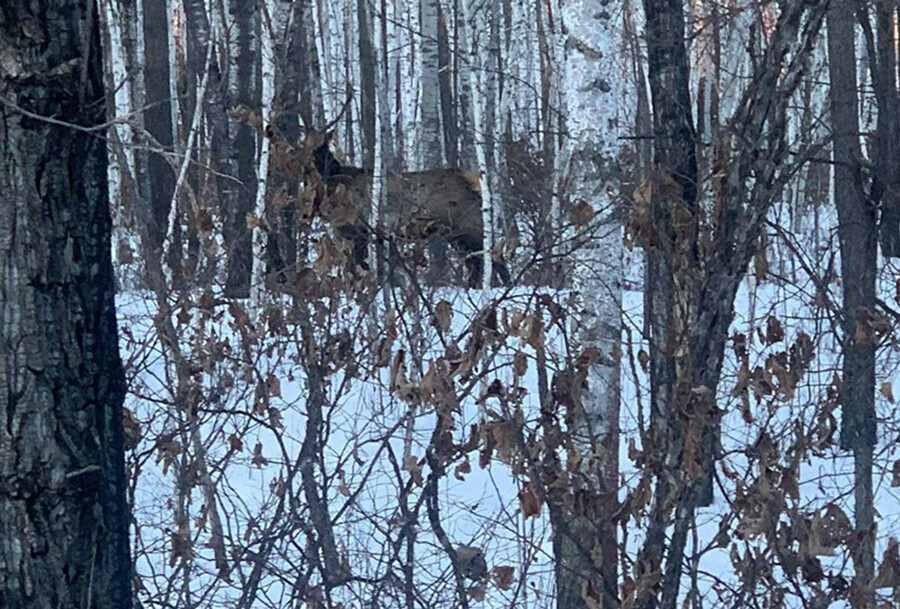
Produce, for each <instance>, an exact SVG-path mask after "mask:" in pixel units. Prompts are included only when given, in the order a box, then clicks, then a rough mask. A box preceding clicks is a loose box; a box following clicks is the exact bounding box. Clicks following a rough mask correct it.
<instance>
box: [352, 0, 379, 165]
mask: <svg viewBox="0 0 900 609" xmlns="http://www.w3.org/2000/svg"><path fill="white" fill-rule="evenodd" d="M367 1H368V0H357V1H356V19H357V21H358V23H359V87H360V105H359V112H360V119H361V120H362V145H363V158H362V161H363V167H374V165H375V137H376V136H375V95H376V92H375V70H377V69H378V66H377V64H376V62H375V45H374V41H373V40H372V39H373V37H374V27H373V20H372V14H371V13H370V11H369V7H368V6H367V4H366V3H367Z"/></svg>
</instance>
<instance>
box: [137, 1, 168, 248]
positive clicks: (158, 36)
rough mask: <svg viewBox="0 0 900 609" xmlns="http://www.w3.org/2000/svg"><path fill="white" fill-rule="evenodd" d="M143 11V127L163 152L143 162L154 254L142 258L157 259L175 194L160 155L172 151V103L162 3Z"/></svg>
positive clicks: (147, 4)
mask: <svg viewBox="0 0 900 609" xmlns="http://www.w3.org/2000/svg"><path fill="white" fill-rule="evenodd" d="M143 8H144V23H143V28H144V40H149V41H151V43H150V44H148V45H146V53H145V62H144V84H145V88H144V91H143V95H144V126H145V128H146V129H147V133H148V134H149V135H150V137H152V138H153V140H154V141H155V142H156V143H157V144H158V145H159V146H161V147H162V148H163V150H155V151H154V152H153V154H150V155H149V159H148V161H147V174H148V176H149V180H148V181H149V183H150V192H149V200H150V207H151V209H152V214H151V215H150V219H151V222H152V223H151V224H150V226H149V227H148V230H149V236H150V240H151V244H152V247H153V250H154V251H153V252H147V253H146V254H147V255H155V256H159V255H160V248H161V247H162V242H163V238H164V237H165V235H166V220H167V218H168V217H169V205H170V204H171V203H172V193H173V192H175V172H174V171H173V170H172V166H171V165H169V162H168V161H167V160H166V158H165V157H164V156H163V151H166V152H171V151H172V145H173V142H174V139H173V134H174V129H173V125H172V102H171V99H170V98H169V80H170V78H171V74H170V66H169V45H168V40H169V30H168V28H169V17H168V11H167V9H166V3H165V2H160V1H159V0H143ZM163 41H165V43H163Z"/></svg>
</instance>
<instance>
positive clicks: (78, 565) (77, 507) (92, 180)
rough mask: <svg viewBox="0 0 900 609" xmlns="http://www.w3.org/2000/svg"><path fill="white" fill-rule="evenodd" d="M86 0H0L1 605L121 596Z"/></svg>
mask: <svg viewBox="0 0 900 609" xmlns="http://www.w3.org/2000/svg"><path fill="white" fill-rule="evenodd" d="M94 7H95V5H94V3H93V2H87V1H85V0H59V1H57V2H52V3H34V2H25V1H17V0H15V1H7V2H4V3H3V4H2V6H0V57H3V61H2V62H0V94H2V96H3V98H4V99H5V100H8V101H9V102H11V103H12V104H15V105H16V106H17V108H14V107H12V106H11V105H9V104H7V103H6V102H4V103H0V142H2V144H0V192H2V193H3V194H2V197H3V204H2V205H0V269H2V272H0V277H2V278H0V294H2V297H0V307H2V320H3V321H2V324H0V417H2V419H3V421H4V424H3V426H2V428H0V605H2V606H3V607H4V608H10V609H18V608H29V609H32V608H34V609H38V608H39V609H45V608H46V609H57V608H64V609H69V608H75V607H78V608H87V609H101V608H102V609H128V608H130V607H131V605H132V597H131V576H132V572H131V564H130V558H129V547H128V523H129V517H128V508H127V505H126V499H125V497H126V496H125V487H126V479H125V467H124V450H123V433H122V401H123V398H124V394H125V385H124V378H123V374H122V368H121V363H120V361H119V353H118V339H117V334H116V317H115V306H114V300H113V271H112V264H111V261H110V217H109V208H108V200H107V189H106V178H107V176H106V158H107V157H106V143H105V139H104V138H103V137H98V136H99V135H101V133H99V132H96V133H91V132H88V131H87V130H86V129H89V128H90V127H92V126H95V125H98V124H101V123H103V122H104V121H105V117H104V110H103V109H104V107H105V104H104V102H103V99H104V89H103V77H102V67H101V52H100V47H99V36H98V35H97V32H98V24H97V20H96V15H93V14H92V11H93V9H94ZM26 23H27V24H31V27H29V28H23V27H22V25H23V24H26ZM26 32H27V34H26ZM18 108H21V109H22V111H24V112H28V113H31V114H30V115H27V116H26V115H25V114H23V112H20V111H19V109H18ZM37 116H46V117H53V119H54V120H56V121H64V122H67V123H74V124H75V125H78V126H79V127H71V128H70V127H66V126H63V125H60V124H59V123H50V122H48V121H46V120H42V119H40V118H36V117H37Z"/></svg>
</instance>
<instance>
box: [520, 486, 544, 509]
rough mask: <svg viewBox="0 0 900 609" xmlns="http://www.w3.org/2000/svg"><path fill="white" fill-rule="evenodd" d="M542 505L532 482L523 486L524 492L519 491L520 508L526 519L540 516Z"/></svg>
mask: <svg viewBox="0 0 900 609" xmlns="http://www.w3.org/2000/svg"><path fill="white" fill-rule="evenodd" d="M542 503H543V502H542V501H541V498H540V496H539V495H538V494H537V492H535V490H534V487H533V486H532V484H531V482H526V483H525V484H523V485H522V490H520V491H519V507H520V508H521V509H522V516H524V517H525V518H530V517H533V516H534V517H537V516H540V514H541V505H542Z"/></svg>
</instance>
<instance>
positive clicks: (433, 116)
mask: <svg viewBox="0 0 900 609" xmlns="http://www.w3.org/2000/svg"><path fill="white" fill-rule="evenodd" d="M420 2H421V4H420V7H421V15H422V17H421V23H422V34H423V37H422V43H421V45H422V46H421V49H422V52H421V56H420V59H421V62H422V84H421V86H422V94H421V109H422V114H421V115H422V123H421V137H422V140H421V141H422V146H423V150H422V168H423V169H437V168H438V167H440V166H441V117H440V104H439V100H440V85H439V79H438V13H439V10H438V4H439V0H420Z"/></svg>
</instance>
